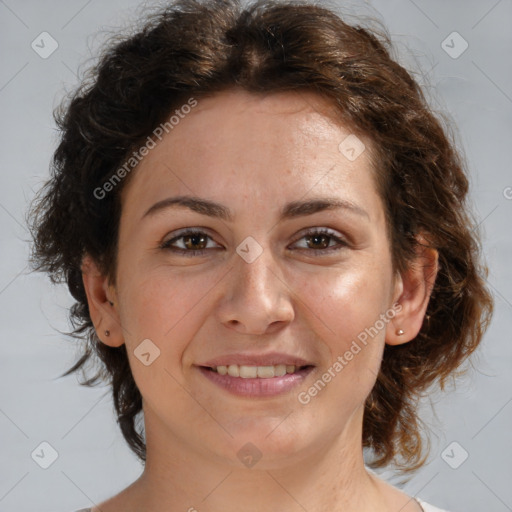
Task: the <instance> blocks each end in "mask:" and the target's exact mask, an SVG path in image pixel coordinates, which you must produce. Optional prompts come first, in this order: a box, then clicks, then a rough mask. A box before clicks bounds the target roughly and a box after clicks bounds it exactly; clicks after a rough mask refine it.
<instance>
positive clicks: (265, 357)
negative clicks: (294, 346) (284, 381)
mask: <svg viewBox="0 0 512 512" xmlns="http://www.w3.org/2000/svg"><path fill="white" fill-rule="evenodd" d="M230 364H236V365H239V366H241V365H245V366H274V365H278V364H286V365H294V366H309V365H312V363H310V362H309V361H306V360H305V359H302V358H300V357H297V356H292V355H289V354H280V353H278V352H272V353H269V354H230V355H224V356H219V357H215V358H214V359H210V360H208V361H206V362H205V363H202V364H200V365H198V366H208V367H211V368H212V367H216V366H229V365H230Z"/></svg>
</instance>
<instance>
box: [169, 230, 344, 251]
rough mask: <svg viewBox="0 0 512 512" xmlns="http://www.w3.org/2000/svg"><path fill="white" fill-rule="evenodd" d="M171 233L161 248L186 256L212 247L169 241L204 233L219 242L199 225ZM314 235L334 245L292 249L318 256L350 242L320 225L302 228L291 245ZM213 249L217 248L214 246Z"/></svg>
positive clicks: (337, 249)
mask: <svg viewBox="0 0 512 512" xmlns="http://www.w3.org/2000/svg"><path fill="white" fill-rule="evenodd" d="M172 235H173V236H172V237H170V238H168V239H164V240H163V241H162V243H161V244H160V248H161V249H164V250H169V251H171V252H174V253H176V254H183V255H186V256H197V255H203V254H204V253H205V252H207V251H209V250H211V249H212V248H206V249H195V250H188V249H182V248H179V247H172V246H171V242H174V241H176V240H179V239H181V238H183V237H185V236H187V235H206V237H207V238H208V239H209V240H211V241H213V242H214V243H215V244H217V245H220V244H218V242H216V241H215V239H214V237H213V236H212V235H211V232H210V230H209V229H208V228H204V227H201V226H196V227H189V228H182V229H179V230H177V231H174V232H173V233H172ZM315 235H326V236H327V237H329V238H330V239H331V240H334V241H335V242H336V245H334V246H330V247H327V248H325V249H310V248H307V247H301V248H299V249H294V250H299V251H301V252H304V251H306V252H308V253H313V254H315V255H318V256H320V255H323V254H326V253H330V254H334V253H336V252H338V251H340V250H341V249H343V248H345V247H347V246H349V245H350V242H349V241H348V240H347V237H346V236H344V235H343V234H341V233H339V232H337V231H336V230H333V229H331V228H328V227H320V226H315V227H310V228H305V229H304V230H302V231H301V232H300V233H299V234H298V235H297V237H296V238H295V240H294V241H293V242H292V245H294V244H296V243H297V242H299V241H300V240H302V239H303V238H305V237H307V236H315ZM214 249H218V248H217V247H215V248H214Z"/></svg>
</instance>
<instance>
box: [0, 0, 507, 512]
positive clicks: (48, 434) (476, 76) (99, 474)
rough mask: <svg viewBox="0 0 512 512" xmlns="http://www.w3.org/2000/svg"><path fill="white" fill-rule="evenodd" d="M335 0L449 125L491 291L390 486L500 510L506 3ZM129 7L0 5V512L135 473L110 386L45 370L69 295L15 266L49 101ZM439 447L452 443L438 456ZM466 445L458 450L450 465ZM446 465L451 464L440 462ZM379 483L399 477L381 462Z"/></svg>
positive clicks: (21, 510)
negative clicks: (456, 368)
mask: <svg viewBox="0 0 512 512" xmlns="http://www.w3.org/2000/svg"><path fill="white" fill-rule="evenodd" d="M320 3H321V2H320ZM332 3H333V4H335V2H334V0H333V2H332ZM337 4H338V5H342V9H343V12H347V13H353V14H357V15H370V16H376V17H378V18H380V19H381V20H382V21H383V22H384V23H385V25H386V26H387V27H388V28H389V30H390V32H391V34H392V37H393V40H394V42H395V44H396V48H397V52H398V55H399V57H400V59H401V62H402V63H403V64H405V65H406V66H407V67H409V68H412V69H413V71H414V72H415V74H416V76H417V78H418V80H419V81H420V83H422V84H423V85H424V86H425V88H426V91H427V94H428V97H429V100H430V101H431V103H432V105H433V107H434V108H435V109H436V111H437V112H439V113H444V114H447V115H449V116H451V119H452V122H453V123H454V125H455V126H456V127H457V128H456V136H457V138H458V141H459V143H460V145H461V147H462V148H463V149H464V152H465V154H466V157H467V160H468V163H469V170H470V174H471V176H470V179H471V194H472V196H471V197H472V202H473V204H474V211H475V215H476V217H477V218H478V219H479V222H480V223H481V224H480V225H481V229H482V233H483V246H484V254H485V258H486V261H487V263H488V265H489V267H490V274H489V277H488V283H489V285H490V287H491V290H492V292H493V295H494V297H495V300H496V306H495V307H496V309H495V315H494V319H493V322H492V325H491V327H490V329H489V331H488V332H487V334H486V336H485V338H484V341H483V343H482V345H481V347H480V349H479V350H478V353H477V354H476V355H475V357H474V358H473V361H474V369H473V370H470V372H469V374H468V375H467V377H465V378H463V379H461V380H460V381H459V382H458V383H457V387H456V388H455V389H448V392H447V393H441V392H435V393H431V394H430V395H429V396H428V397H427V398H425V400H424V402H423V403H422V410H423V413H424V415H423V417H424V419H425V421H426V422H427V423H428V424H429V425H430V426H431V428H432V430H433V435H432V450H431V455H430V458H429V464H428V465H427V466H425V467H424V468H422V469H421V470H420V471H418V472H417V473H416V474H415V475H414V476H413V477H412V478H411V479H410V480H409V481H408V482H407V483H406V484H405V485H404V487H403V489H404V490H405V491H406V492H408V493H409V494H411V495H418V496H420V497H421V498H423V499H424V500H426V501H429V502H431V503H433V504H435V505H437V506H439V507H442V508H447V509H449V510H451V511H452V512H477V511H479V512H480V511H482V510H485V511H495V512H502V511H503V512H504V511H507V510H512V486H511V485H510V483H511V481H512V479H511V477H512V457H511V454H512V450H511V448H512V440H511V436H510V432H511V426H512V403H511V402H512V386H511V382H512V372H510V369H511V359H512V358H511V355H512V343H511V340H510V331H511V328H512V321H511V309H512V270H511V266H510V264H509V261H510V258H507V255H510V254H511V252H512V237H511V229H510V224H511V222H510V220H511V214H512V200H511V199H510V198H512V189H511V188H507V187H512V173H511V172H510V163H509V162H510V161H511V158H510V156H511V155H510V153H511V151H510V147H511V131H512V130H511V124H512V115H511V114H512V86H511V84H512V71H511V66H510V54H511V49H512V44H511V43H512V32H511V26H512V2H511V1H510V0H501V1H496V0H482V1H479V2H477V1H462V0H460V1H452V2H447V1H430V2H427V1H420V0H415V1H412V0H395V1H384V0H378V1H372V2H362V1H361V2H351V3H350V4H345V3H343V4H341V2H338V3H337ZM147 5H148V6H155V5H156V4H155V3H153V2H148V3H147ZM137 6H140V2H138V1H134V0H131V1H124V2H121V1H120V0H108V1H102V2H100V1H99V0H89V1H85V0H72V1H70V0H68V1H64V0H46V1H44V2H41V1H39V2H38V1H35V0H23V1H15V0H5V1H1V0H0V38H1V52H2V53H1V55H2V66H1V68H0V112H1V113H2V115H1V117H0V125H1V130H2V131H1V134H2V137H1V141H2V146H3V150H2V152H1V153H0V180H1V187H0V229H1V247H2V250H1V251H0V261H1V270H0V314H1V324H0V325H1V335H2V355H3V357H2V358H1V360H0V448H1V458H0V461H1V462H0V511H1V512H4V511H13V510H16V511H17V512H28V511H36V510H37V511H38V512H50V511H52V512H71V511H73V510H76V509H78V508H80V507H82V506H90V505H91V504H93V503H98V502H99V501H101V500H104V499H105V498H106V497H108V496H112V495H113V494H115V493H117V492H118V491H119V490H121V489H123V488H124V487H126V486H127V485H129V484H130V483H131V482H132V481H133V480H135V479H136V478H137V476H138V475H139V474H140V472H141V470H142V467H141V466H140V464H139V463H138V462H137V460H136V458H135V456H134V455H132V454H131V452H130V451H129V449H128V448H127V446H126V445H125V442H124V440H123V439H122V437H121V434H120V432H119V430H118V427H117V425H116V422H115V419H114V414H113V407H112V403H111V399H110V396H109V393H108V389H107V388H106V387H97V388H95V389H88V388H83V387H81V386H79V384H78V382H77V378H76V376H75V375H72V376H70V377H66V378H62V379H59V378H57V377H58V375H59V374H61V373H62V372H63V371H64V370H66V369H68V368H69V367H70V366H71V364H72V363H73V362H74V361H75V358H76V357H77V355H78V353H77V352H76V351H75V350H76V349H75V343H74V342H73V340H72V339H69V338H66V337H65V336H64V335H61V334H59V332H58V330H61V331H65V330H66V329H68V327H69V326H68V323H67V311H66V308H67V307H68V306H69V305H70V304H71V302H70V298H69V296H68V293H67V292H66V290H65V289H64V287H52V286H51V285H50V283H49V280H48V279H47V278H46V277H45V276H43V275H38V274H30V273H29V272H28V268H27V255H28V245H27V240H28V238H29V236H28V233H27V230H26V228H25V227H24V221H23V219H24V215H25V211H26V207H27V202H28V201H29V200H30V199H31V198H32V196H33V193H34V190H35V189H37V188H38V187H39V186H40V184H41V183H42V181H43V179H45V178H46V177H47V175H48V164H49V160H50V158H51V155H52V152H53V150H54V149H55V145H56V141H57V132H56V130H55V126H54V123H53V119H52V110H53V108H54V107H56V106H57V104H58V103H59V101H60V99H61V98H62V96H63V94H64V91H65V90H69V89H72V88H73V87H74V86H75V85H76V83H77V71H78V70H82V69H85V68H86V67H87V64H85V67H84V66H82V67H79V65H81V64H83V63H85V62H86V61H87V59H90V57H91V56H92V55H94V51H95V49H96V48H97V47H98V44H100V43H101V42H102V40H103V39H104V35H105V32H104V29H111V28H116V27H120V26H121V25H123V26H124V25H126V24H127V23H129V22H130V21H132V20H133V19H135V16H136V7H137ZM349 21H350V19H349ZM44 31H46V32H48V33H50V34H51V36H52V37H53V38H54V39H55V40H56V41H57V42H58V45H59V46H58V49H57V50H56V51H55V52H54V53H53V54H52V55H51V56H49V57H48V58H46V59H43V58H41V57H40V56H39V54H38V53H36V52H35V51H34V50H33V49H32V47H31V43H32V41H34V40H36V42H37V41H40V38H39V37H38V36H39V34H41V33H42V32H44ZM454 31H456V32H458V33H459V34H460V35H461V36H462V38H463V39H464V40H465V41H467V43H468V45H469V46H468V48H467V50H466V51H465V52H464V53H462V54H461V55H456V54H458V53H459V52H460V50H461V49H463V46H462V45H463V44H464V42H463V40H462V39H460V38H458V36H456V35H455V36H450V38H448V39H447V40H446V38H447V36H449V35H450V34H451V33H452V32H454ZM98 32H99V35H96V34H98ZM444 40H446V43H444V45H445V49H446V50H448V51H449V52H451V53H452V55H451V56H450V55H449V54H448V53H447V51H445V49H443V47H442V42H443V41H444ZM452 40H453V42H452ZM47 43H48V41H47ZM39 44H41V43H39ZM446 45H449V46H451V47H452V48H449V47H448V48H447V47H446ZM45 48H46V49H48V48H49V44H45ZM454 56H456V57H457V58H454ZM431 404H433V405H434V406H435V414H434V413H433V412H432V409H431ZM43 441H46V442H48V443H50V445H51V446H52V447H53V448H54V449H55V450H56V451H57V453H58V458H57V459H56V460H55V462H54V463H53V464H52V465H51V466H50V467H48V469H42V468H41V467H40V466H39V465H38V464H36V462H35V461H34V460H33V458H32V457H31V453H32V452H33V451H34V450H36V448H38V447H39V445H40V443H41V442H43ZM452 442H456V443H458V444H457V445H451V446H450V447H449V448H448V450H446V448H447V447H448V446H449V445H450V444H451V443H452ZM463 450H464V451H465V452H467V453H468V454H469V456H468V458H467V460H465V461H464V462H462V463H461V461H462V460H463V456H464V453H465V452H464V451H463ZM36 452H39V453H40V448H39V449H38V450H36ZM45 453H46V454H47V453H49V452H48V451H46V452H45ZM443 454H444V455H443ZM45 456H46V455H45ZM446 460H449V462H450V463H451V464H452V465H454V466H455V465H459V464H460V465H459V467H458V468H457V469H453V468H452V467H450V465H449V464H448V463H447V462H446ZM382 476H384V477H386V478H389V479H390V481H391V482H392V483H394V484H395V485H401V484H400V480H399V479H397V478H394V477H393V474H392V472H391V471H386V472H384V473H383V475H382ZM397 512H398V511H397Z"/></svg>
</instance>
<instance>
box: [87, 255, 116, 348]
mask: <svg viewBox="0 0 512 512" xmlns="http://www.w3.org/2000/svg"><path fill="white" fill-rule="evenodd" d="M81 270H82V280H83V283H84V287H85V293H86V295H87V303H88V305H89V314H90V315H91V320H92V323H93V325H94V328H95V329H96V334H97V336H98V338H99V339H100V340H101V341H102V342H103V343H104V344H105V345H109V346H110V347H119V346H121V345H122V344H123V343H124V338H123V331H122V328H121V322H120V319H119V314H118V311H117V308H118V301H117V295H116V292H115V289H114V287H112V286H110V285H109V280H108V277H107V276H105V275H103V274H102V273H101V272H100V271H99V269H98V266H97V265H96V263H95V261H94V260H93V259H92V258H91V257H90V256H89V255H87V256H85V257H84V259H83V260H82V269H81Z"/></svg>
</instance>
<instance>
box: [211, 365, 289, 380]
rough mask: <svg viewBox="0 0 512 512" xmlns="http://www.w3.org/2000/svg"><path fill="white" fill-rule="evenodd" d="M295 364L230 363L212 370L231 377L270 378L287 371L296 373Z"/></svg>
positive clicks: (280, 375)
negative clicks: (260, 364) (251, 364)
mask: <svg viewBox="0 0 512 512" xmlns="http://www.w3.org/2000/svg"><path fill="white" fill-rule="evenodd" d="M296 368H298V367H296V366H295V365H287V364H276V365H274V366H244V365H240V366H239V365H237V364H230V365H229V366H217V367H214V368H212V370H214V371H217V373H219V374H220V375H230V376H231V377H241V378H242V379H256V378H260V379H270V378H272V377H282V376H283V375H286V374H287V373H295V369H296Z"/></svg>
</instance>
